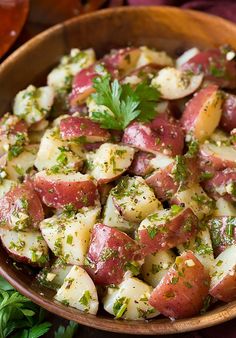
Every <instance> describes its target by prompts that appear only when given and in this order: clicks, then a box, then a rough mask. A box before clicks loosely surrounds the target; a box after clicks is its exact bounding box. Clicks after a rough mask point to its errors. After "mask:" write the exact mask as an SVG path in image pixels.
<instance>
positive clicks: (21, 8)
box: [0, 0, 29, 57]
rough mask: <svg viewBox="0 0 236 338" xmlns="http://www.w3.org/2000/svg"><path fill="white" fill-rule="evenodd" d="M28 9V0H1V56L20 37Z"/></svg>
mask: <svg viewBox="0 0 236 338" xmlns="http://www.w3.org/2000/svg"><path fill="white" fill-rule="evenodd" d="M28 10H29V1H28V0H0V57H1V56H2V55H3V54H4V53H5V52H6V51H7V50H8V49H9V48H10V46H11V45H12V44H13V43H14V42H15V40H16V38H17V37H18V35H19V33H20V31H21V29H22V27H23V25H24V23H25V20H26V17H27V14H28Z"/></svg>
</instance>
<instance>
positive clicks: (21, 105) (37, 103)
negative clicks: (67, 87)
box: [13, 85, 54, 125]
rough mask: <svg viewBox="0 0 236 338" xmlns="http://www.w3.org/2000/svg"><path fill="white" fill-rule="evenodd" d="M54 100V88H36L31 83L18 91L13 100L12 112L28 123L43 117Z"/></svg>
mask: <svg viewBox="0 0 236 338" xmlns="http://www.w3.org/2000/svg"><path fill="white" fill-rule="evenodd" d="M53 101H54V90H53V89H52V88H50V87H47V86H45V87H40V88H36V87H35V86H33V85H30V86H28V87H27V88H26V89H24V90H22V91H20V92H19V93H18V94H17V95H16V97H15V100H14V105H13V113H14V114H15V115H17V116H19V117H20V118H22V119H23V120H25V121H26V123H27V124H28V125H31V124H33V123H35V122H38V121H40V120H42V119H43V118H45V117H46V116H47V114H48V113H49V111H50V109H51V107H52V105H53Z"/></svg>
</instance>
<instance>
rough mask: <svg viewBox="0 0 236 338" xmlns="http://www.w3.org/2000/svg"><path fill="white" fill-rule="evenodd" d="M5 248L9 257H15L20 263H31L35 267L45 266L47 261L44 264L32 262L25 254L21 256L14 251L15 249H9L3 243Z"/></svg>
mask: <svg viewBox="0 0 236 338" xmlns="http://www.w3.org/2000/svg"><path fill="white" fill-rule="evenodd" d="M2 245H3V247H4V249H5V250H6V251H7V253H8V255H9V257H11V258H12V259H14V261H17V262H19V263H22V264H27V265H30V266H32V267H35V268H39V267H43V266H45V265H46V264H47V263H46V262H45V263H44V264H42V263H41V264H40V263H39V262H32V261H31V260H30V259H29V258H27V257H25V256H20V255H19V254H18V253H17V252H14V250H12V251H11V250H9V249H8V248H7V247H5V246H4V244H3V243H2Z"/></svg>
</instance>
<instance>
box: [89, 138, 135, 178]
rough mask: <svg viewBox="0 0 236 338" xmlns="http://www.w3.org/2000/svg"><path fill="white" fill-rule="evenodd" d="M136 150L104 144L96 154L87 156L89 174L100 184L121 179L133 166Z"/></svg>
mask: <svg viewBox="0 0 236 338" xmlns="http://www.w3.org/2000/svg"><path fill="white" fill-rule="evenodd" d="M134 152H135V151H134V149H133V148H131V147H128V146H123V145H119V144H113V143H103V144H102V145H101V146H100V148H99V149H97V150H96V151H95V152H94V153H88V154H87V167H88V173H89V174H90V175H92V176H93V177H94V178H95V179H96V180H97V182H98V184H105V183H108V182H111V181H114V180H115V179H117V178H118V177H120V176H121V175H122V174H123V173H124V172H125V171H126V170H127V169H128V168H129V167H130V165H131V163H132V160H133V157H134Z"/></svg>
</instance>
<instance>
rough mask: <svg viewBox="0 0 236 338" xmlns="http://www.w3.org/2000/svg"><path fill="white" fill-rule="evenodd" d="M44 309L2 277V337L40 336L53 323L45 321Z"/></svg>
mask: <svg viewBox="0 0 236 338" xmlns="http://www.w3.org/2000/svg"><path fill="white" fill-rule="evenodd" d="M43 320H44V311H43V310H42V309H40V308H39V307H38V306H37V305H35V304H33V303H32V302H31V301H30V300H29V299H27V298H26V297H24V296H22V295H21V294H20V293H19V292H17V291H15V290H14V288H13V287H12V286H11V285H10V284H8V283H7V282H6V281H5V280H4V279H3V278H2V277H0V338H5V337H8V336H10V335H11V336H12V337H15V338H38V337H41V336H42V335H44V334H45V333H46V332H47V331H48V330H49V328H50V326H51V324H50V323H48V322H43Z"/></svg>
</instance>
